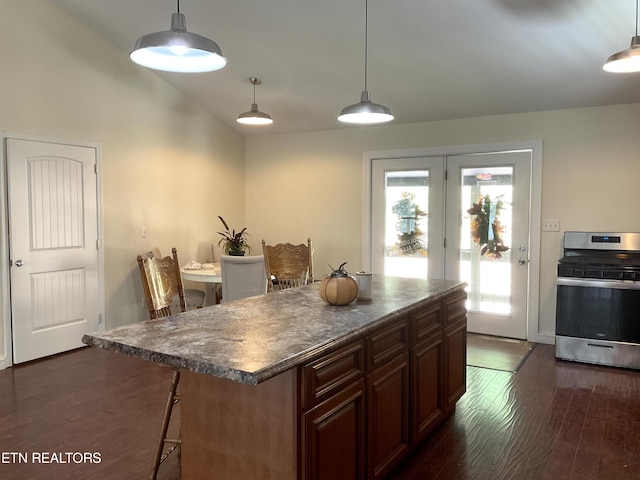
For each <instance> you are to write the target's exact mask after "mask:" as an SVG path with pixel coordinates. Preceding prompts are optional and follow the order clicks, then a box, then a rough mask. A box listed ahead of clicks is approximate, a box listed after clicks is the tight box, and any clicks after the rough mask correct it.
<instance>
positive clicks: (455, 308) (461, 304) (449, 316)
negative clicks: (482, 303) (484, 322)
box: [444, 292, 467, 325]
mask: <svg viewBox="0 0 640 480" xmlns="http://www.w3.org/2000/svg"><path fill="white" fill-rule="evenodd" d="M466 302H467V293H466V292H458V293H455V294H453V295H451V296H450V297H448V298H445V300H444V308H445V325H451V324H453V323H456V322H457V321H459V320H462V319H463V318H465V317H466V315H467V304H466Z"/></svg>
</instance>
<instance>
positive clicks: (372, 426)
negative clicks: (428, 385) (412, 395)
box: [367, 352, 409, 479]
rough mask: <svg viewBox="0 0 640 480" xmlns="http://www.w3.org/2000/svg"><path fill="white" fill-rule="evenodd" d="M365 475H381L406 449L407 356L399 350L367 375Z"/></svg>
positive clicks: (407, 405)
mask: <svg viewBox="0 0 640 480" xmlns="http://www.w3.org/2000/svg"><path fill="white" fill-rule="evenodd" d="M367 414H368V415H367V417H368V418H367V426H368V435H367V436H368V459H369V460H368V464H369V468H368V470H369V472H368V473H369V475H368V478H371V479H378V478H382V477H384V476H385V475H386V474H388V473H389V471H390V470H391V469H392V468H393V467H394V466H395V465H397V464H398V462H399V461H400V460H402V459H403V458H404V457H405V456H406V455H407V453H408V452H409V358H408V354H407V353H406V352H405V353H401V354H400V355H398V356H396V357H395V358H394V359H393V360H390V361H388V362H387V363H385V364H384V365H382V366H380V367H378V368H376V369H375V370H373V371H372V372H371V373H370V374H369V375H368V376H367Z"/></svg>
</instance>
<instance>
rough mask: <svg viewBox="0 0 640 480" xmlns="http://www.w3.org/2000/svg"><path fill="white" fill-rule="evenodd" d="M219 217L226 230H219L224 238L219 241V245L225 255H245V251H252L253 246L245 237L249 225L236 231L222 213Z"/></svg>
mask: <svg viewBox="0 0 640 480" xmlns="http://www.w3.org/2000/svg"><path fill="white" fill-rule="evenodd" d="M218 218H219V219H220V221H221V222H222V225H224V228H225V231H224V232H218V233H219V234H220V235H221V236H222V238H221V239H220V241H218V246H219V247H220V246H221V247H222V252H223V253H224V254H225V255H237V256H243V255H244V254H245V252H250V251H251V247H250V246H249V244H248V243H247V239H246V238H245V237H246V236H247V235H248V234H247V233H246V231H247V227H244V228H243V229H242V230H240V231H238V232H236V231H235V229H234V230H231V229H229V225H227V222H225V221H224V218H222V217H221V216H220V215H218Z"/></svg>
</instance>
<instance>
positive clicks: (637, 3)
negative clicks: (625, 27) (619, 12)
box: [636, 0, 640, 37]
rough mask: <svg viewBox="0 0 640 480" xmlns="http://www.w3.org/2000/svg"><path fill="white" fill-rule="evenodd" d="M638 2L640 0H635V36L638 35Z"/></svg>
mask: <svg viewBox="0 0 640 480" xmlns="http://www.w3.org/2000/svg"><path fill="white" fill-rule="evenodd" d="M638 3H640V0H636V37H637V36H638Z"/></svg>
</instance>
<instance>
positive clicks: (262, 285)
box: [220, 255, 267, 303]
mask: <svg viewBox="0 0 640 480" xmlns="http://www.w3.org/2000/svg"><path fill="white" fill-rule="evenodd" d="M220 266H221V268H222V303H226V302H231V301H233V300H240V299H241V298H247V297H253V296H256V295H264V294H265V293H267V276H266V274H265V269H264V256H263V255H255V256H250V257H239V256H234V255H221V256H220Z"/></svg>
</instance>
